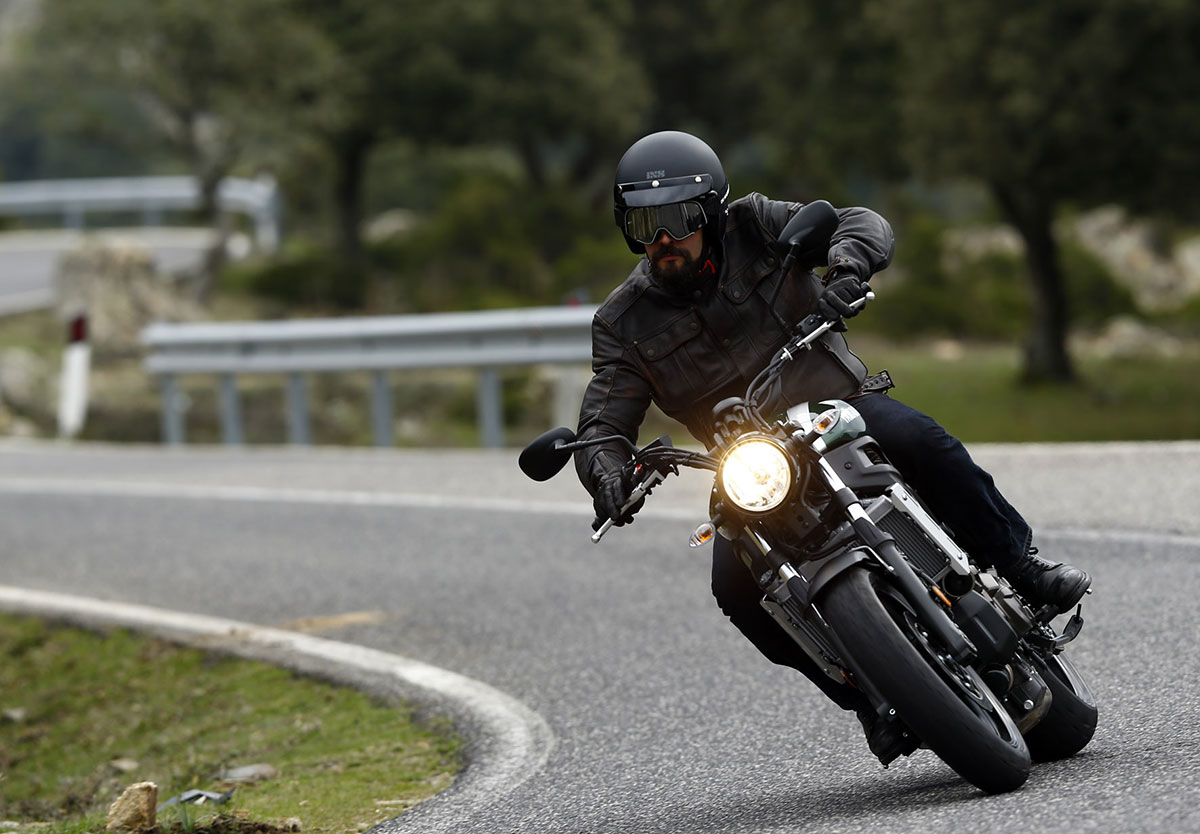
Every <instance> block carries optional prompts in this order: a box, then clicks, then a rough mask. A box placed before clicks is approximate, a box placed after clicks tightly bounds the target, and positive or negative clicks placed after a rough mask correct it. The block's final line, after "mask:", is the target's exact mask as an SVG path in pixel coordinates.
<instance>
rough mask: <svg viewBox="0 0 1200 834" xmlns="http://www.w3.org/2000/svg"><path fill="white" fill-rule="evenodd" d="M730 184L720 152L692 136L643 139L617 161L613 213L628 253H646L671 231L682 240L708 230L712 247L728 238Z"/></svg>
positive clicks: (669, 133) (674, 134)
mask: <svg viewBox="0 0 1200 834" xmlns="http://www.w3.org/2000/svg"><path fill="white" fill-rule="evenodd" d="M728 204H729V181H728V180H727V179H726V178H725V169H724V168H722V167H721V160H720V159H718V158H717V155H716V153H714V152H713V149H712V148H710V147H709V146H708V145H707V144H705V143H704V142H703V141H701V140H700V139H697V138H696V137H695V136H692V135H691V134H690V133H681V132H679V131H677V130H664V131H662V132H660V133H651V134H650V135H649V136H644V137H642V138H641V139H639V140H637V141H636V142H634V143H633V145H631V146H630V148H629V150H627V151H626V152H625V155H624V156H623V157H621V161H620V162H619V163H617V175H616V183H615V184H614V186H613V212H614V214H615V215H616V221H617V228H618V229H620V230H621V234H623V235H624V236H625V242H626V243H627V244H629V249H630V250H631V251H632V252H634V253H636V254H639V255H640V254H642V253H643V252H645V251H646V244H647V243H651V242H653V241H654V240H655V239H656V237H657V236H658V235H659V234H660V233H661V232H662V230H664V229H665V230H666V231H667V234H669V235H671V237H673V238H675V239H676V240H682V239H683V238H685V237H687V236H688V235H690V234H692V233H693V232H695V231H697V230H698V229H704V233H705V240H706V242H707V243H708V244H709V245H712V246H719V245H720V242H721V238H722V237H724V235H725V215H726V213H727V212H728Z"/></svg>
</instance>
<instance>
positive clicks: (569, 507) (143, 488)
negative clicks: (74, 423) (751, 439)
mask: <svg viewBox="0 0 1200 834" xmlns="http://www.w3.org/2000/svg"><path fill="white" fill-rule="evenodd" d="M0 493H13V494H20V495H69V496H90V495H94V496H111V497H119V498H166V499H184V500H193V501H228V502H233V503H253V502H260V503H268V504H325V505H331V506H353V507H396V508H403V509H432V510H442V509H445V510H451V509H462V510H471V511H485V512H498V513H537V514H545V515H572V516H588V517H592V516H594V515H595V513H594V511H593V509H592V507H591V505H590V504H585V503H581V502H566V501H530V500H523V499H517V498H492V497H478V496H457V495H432V494H424V495H416V494H413V493H400V492H373V491H366V490H334V489H294V488H290V487H257V486H210V485H200V484H194V485H193V484H175V483H155V482H147V481H93V480H86V481H79V480H66V479H52V478H0ZM701 514H702V513H698V512H696V511H695V510H683V509H673V508H654V509H647V510H646V511H644V512H642V513H640V515H642V516H644V517H657V518H672V519H676V518H678V519H695V518H698V516H699V515H701ZM701 520H703V519H701Z"/></svg>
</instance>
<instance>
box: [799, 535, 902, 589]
mask: <svg viewBox="0 0 1200 834" xmlns="http://www.w3.org/2000/svg"><path fill="white" fill-rule="evenodd" d="M860 564H866V565H867V566H868V567H871V568H875V569H878V570H886V567H885V566H884V564H883V563H882V562H881V561H880V559H879V556H878V555H876V553H875V551H874V550H872V549H871V548H869V547H867V546H865V545H861V546H859V547H852V548H848V549H846V550H843V551H841V552H840V553H835V554H834V555H832V556H829V557H828V558H825V559H822V560H820V561H816V562H807V563H805V564H804V565H803V566H802V567H801V569H800V572H801V573H802V574H804V578H805V579H807V580H808V596H809V599H810V600H812V601H814V602H815V601H817V600H819V599H820V598H821V591H822V590H824V589H825V587H826V586H827V585H828V584H829V583H830V582H832V581H833V580H834V579H835V578H836V577H838V576H840V575H841V574H843V573H845V572H846V571H847V570H849V569H850V568H852V567H854V566H855V565H860Z"/></svg>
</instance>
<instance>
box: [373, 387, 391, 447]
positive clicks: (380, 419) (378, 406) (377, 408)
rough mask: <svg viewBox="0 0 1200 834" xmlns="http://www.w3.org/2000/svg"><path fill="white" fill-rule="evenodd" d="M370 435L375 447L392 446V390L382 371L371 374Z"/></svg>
mask: <svg viewBox="0 0 1200 834" xmlns="http://www.w3.org/2000/svg"><path fill="white" fill-rule="evenodd" d="M371 435H372V437H374V439H375V445H376V446H391V445H392V441H393V437H392V389H391V386H390V385H388V378H387V374H386V373H385V372H383V371H376V372H375V373H373V374H371Z"/></svg>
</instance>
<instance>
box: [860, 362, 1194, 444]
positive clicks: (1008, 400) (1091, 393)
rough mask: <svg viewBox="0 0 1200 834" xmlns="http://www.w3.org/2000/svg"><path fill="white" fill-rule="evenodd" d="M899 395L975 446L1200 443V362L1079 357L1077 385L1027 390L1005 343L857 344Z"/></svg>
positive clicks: (1029, 388) (1032, 387)
mask: <svg viewBox="0 0 1200 834" xmlns="http://www.w3.org/2000/svg"><path fill="white" fill-rule="evenodd" d="M851 344H852V346H853V347H854V349H855V352H857V353H858V355H859V356H861V357H862V358H863V360H864V361H866V363H867V365H868V366H869V367H870V368H871V370H872V371H879V370H882V369H884V368H886V369H888V370H889V371H890V372H891V374H892V377H893V379H894V380H895V381H896V390H895V392H894V394H895V396H896V397H897V398H898V399H900V400H902V401H903V402H905V403H907V404H908V405H911V406H912V407H913V408H917V409H920V410H921V411H924V412H925V413H927V414H929V415H931V416H933V417H934V418H936V419H937V420H938V422H940V423H941V424H942V425H944V426H945V427H946V428H947V429H948V430H949V431H950V432H951V433H953V434H955V435H957V436H958V437H959V439H961V440H963V441H965V442H968V443H997V442H1012V443H1024V442H1038V441H1056V442H1065V441H1107V440H1185V439H1195V438H1200V386H1197V385H1195V384H1194V383H1193V382H1192V380H1195V379H1197V378H1200V358H1197V357H1196V356H1194V355H1182V356H1177V357H1171V358H1164V357H1150V356H1139V357H1131V358H1101V357H1097V356H1088V355H1077V356H1076V359H1075V364H1076V372H1077V375H1078V379H1077V381H1076V382H1075V383H1073V384H1070V385H1022V384H1020V383H1018V381H1017V380H1018V378H1019V376H1020V370H1021V368H1020V353H1019V350H1018V349H1017V348H1016V347H1011V346H1003V345H963V344H959V343H942V344H940V345H939V344H932V345H930V344H926V345H893V344H887V343H882V342H876V341H872V340H864V339H859V340H853V341H852V343H851Z"/></svg>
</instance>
